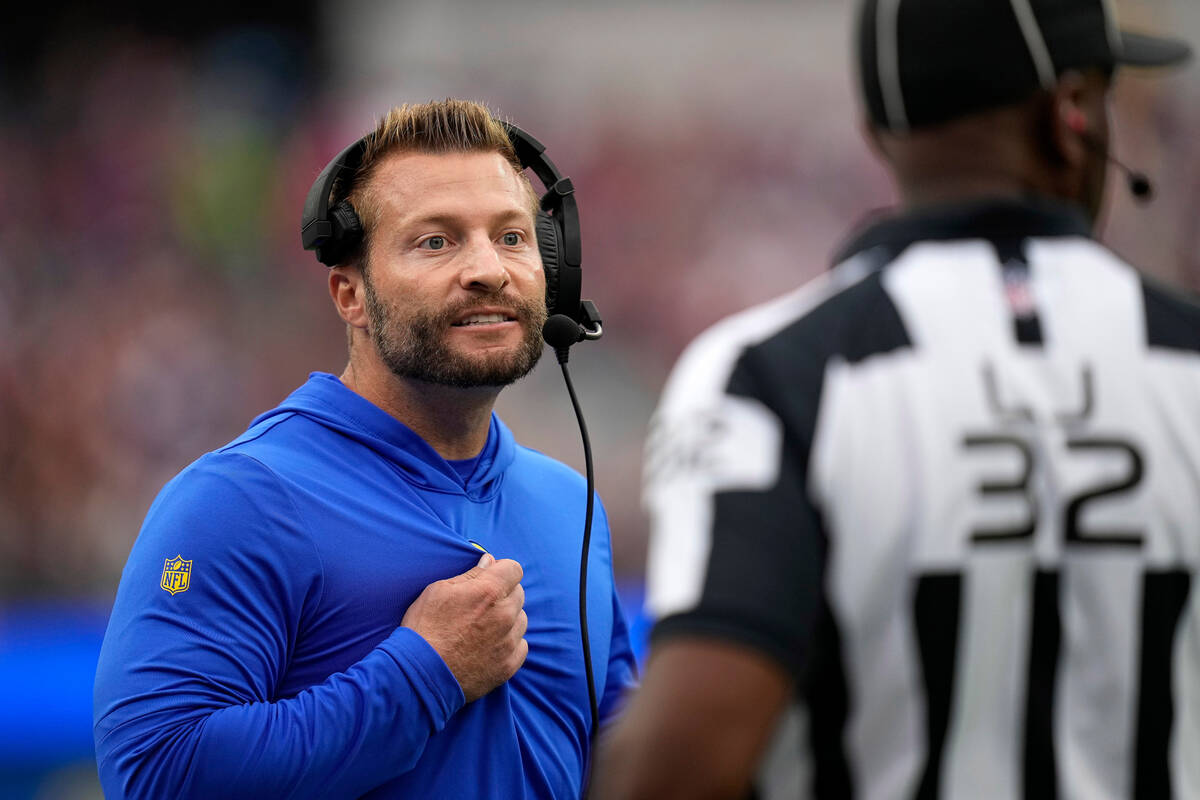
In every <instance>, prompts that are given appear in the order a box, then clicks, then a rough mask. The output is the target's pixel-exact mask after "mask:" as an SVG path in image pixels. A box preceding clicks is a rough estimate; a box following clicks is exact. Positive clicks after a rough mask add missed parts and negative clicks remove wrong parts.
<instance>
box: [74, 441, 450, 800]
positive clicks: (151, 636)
mask: <svg viewBox="0 0 1200 800" xmlns="http://www.w3.org/2000/svg"><path fill="white" fill-rule="evenodd" d="M321 590H322V570H321V563H320V559H319V556H318V553H317V551H316V550H315V548H314V547H313V545H312V543H311V540H310V538H309V536H308V534H307V533H306V532H305V531H304V530H303V528H302V526H301V524H300V520H299V515H298V513H297V512H296V509H295V506H294V505H293V503H292V502H291V500H290V498H289V496H288V495H287V493H286V491H285V490H284V488H283V487H282V486H281V484H280V482H279V481H278V479H277V478H276V477H275V475H274V474H273V473H272V472H271V471H269V470H268V469H267V468H266V467H264V466H263V465H261V464H260V463H258V462H257V461H255V460H253V459H251V458H248V457H246V456H243V455H236V454H217V455H209V456H206V457H205V458H203V459H201V460H200V461H199V462H197V463H196V464H195V465H193V466H192V467H190V468H189V469H188V470H185V471H184V472H183V473H182V474H181V475H180V476H179V477H177V478H176V479H175V480H174V481H172V482H171V483H170V484H168V485H167V487H166V488H165V489H164V490H163V492H162V493H161V494H160V495H159V498H158V499H157V500H156V501H155V503H154V505H153V506H152V507H151V509H150V512H149V514H148V515H147V518H146V522H145V524H144V526H143V528H142V532H141V534H140V535H139V536H138V540H137V542H136V543H135V544H134V547H133V552H132V553H131V554H130V557H129V561H128V563H127V565H126V567H125V571H124V573H123V574H122V577H121V585H120V588H119V589H118V592H117V599H116V603H115V605H114V608H113V613H112V617H111V618H110V620H109V626H108V631H107V633H106V634H105V639H104V645H103V647H102V649H101V653H100V661H99V664H98V667H97V672H96V685H95V715H96V716H95V738H96V760H97V766H98V769H99V773H100V779H101V784H102V785H103V788H104V791H105V794H106V796H108V797H110V798H142V797H146V798H158V797H174V798H190V797H203V798H205V799H206V800H207V799H208V798H212V797H229V798H233V797H254V798H259V799H261V798H265V797H281V798H282V797H288V798H306V797H354V796H358V795H361V794H363V793H365V792H367V791H369V790H370V789H372V788H374V787H375V786H378V785H380V784H382V783H384V782H386V781H387V780H389V779H391V778H393V777H395V776H397V775H399V774H402V773H403V772H405V771H407V770H408V769H410V768H411V767H412V766H413V764H414V763H415V762H416V760H417V758H418V757H419V756H420V754H421V752H422V750H423V749H424V747H425V744H426V742H427V740H428V738H429V736H430V735H432V734H433V733H435V732H437V731H439V730H441V729H442V727H443V726H444V725H445V724H446V722H447V720H448V719H449V718H450V716H451V715H452V714H453V713H454V712H455V711H457V710H458V709H459V708H460V707H462V705H463V701H464V698H463V694H462V690H461V689H460V688H459V685H458V682H457V680H455V678H454V675H453V674H452V673H451V672H450V670H449V669H448V668H447V667H446V665H445V662H443V661H442V659H441V657H440V656H438V654H437V653H436V651H434V650H433V648H432V647H430V645H429V644H428V643H427V642H426V641H425V640H424V639H422V638H421V637H420V636H419V635H418V634H416V633H415V632H413V631H411V630H409V629H407V628H397V629H396V630H395V631H394V632H393V633H392V634H391V635H389V636H388V637H387V638H386V639H384V640H383V641H382V642H381V643H380V644H379V645H378V646H377V647H376V648H375V649H374V650H372V651H370V652H369V653H368V654H367V655H366V656H365V657H363V658H362V659H361V660H360V661H358V662H357V663H355V664H353V665H352V666H351V667H349V668H348V669H346V670H345V671H344V672H339V673H335V674H333V675H330V676H329V677H328V678H327V679H326V680H325V681H323V682H322V683H319V684H317V685H315V686H311V687H309V688H308V689H306V690H304V691H302V692H300V693H299V694H297V695H295V696H292V697H288V698H277V697H276V696H275V687H276V686H277V685H278V683H279V681H280V678H281V676H282V675H283V674H284V672H285V671H286V669H287V665H288V663H289V660H290V658H291V654H292V651H293V647H294V644H295V641H296V638H297V634H298V632H299V631H301V630H302V629H303V625H304V620H305V618H306V617H307V616H310V614H311V611H312V609H314V608H315V607H316V605H317V603H318V602H319V600H320V596H321Z"/></svg>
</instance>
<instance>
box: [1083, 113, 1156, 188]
mask: <svg viewBox="0 0 1200 800" xmlns="http://www.w3.org/2000/svg"><path fill="white" fill-rule="evenodd" d="M1063 121H1064V122H1065V123H1066V125H1067V127H1068V128H1070V129H1071V130H1072V131H1073V132H1074V133H1076V134H1078V135H1079V138H1080V140H1081V141H1082V142H1083V144H1084V145H1085V146H1086V147H1088V148H1091V149H1092V150H1096V151H1100V150H1103V151H1104V152H1103V155H1104V157H1105V158H1106V159H1108V161H1109V163H1111V164H1112V165H1113V166H1114V167H1116V168H1117V169H1119V170H1120V171H1121V172H1122V173H1123V174H1124V175H1125V183H1126V186H1128V188H1129V193H1130V194H1131V195H1133V199H1134V200H1135V201H1136V202H1138V203H1148V202H1149V201H1150V200H1151V199H1153V198H1154V185H1153V184H1152V183H1151V182H1150V178H1149V177H1147V175H1146V174H1145V173H1144V172H1139V171H1138V170H1135V169H1132V168H1131V167H1127V166H1126V165H1125V164H1124V163H1123V162H1121V161H1118V160H1117V158H1116V157H1115V156H1113V154H1112V153H1110V152H1109V151H1108V148H1107V147H1104V146H1103V145H1102V144H1101V143H1100V142H1099V141H1097V140H1096V137H1095V136H1093V135H1092V132H1091V130H1090V127H1091V126H1090V125H1089V124H1088V120H1087V115H1086V114H1084V113H1083V111H1081V110H1080V109H1078V108H1068V109H1067V110H1066V111H1065V112H1064V113H1063Z"/></svg>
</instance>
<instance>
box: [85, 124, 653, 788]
mask: <svg viewBox="0 0 1200 800" xmlns="http://www.w3.org/2000/svg"><path fill="white" fill-rule="evenodd" d="M343 184H344V185H340V186H335V187H334V194H335V195H336V194H340V198H335V199H341V200H344V202H345V204H347V205H345V206H343V207H345V208H350V209H352V211H353V212H356V213H357V216H358V217H359V218H360V219H361V224H362V244H361V246H358V247H355V248H353V249H352V250H350V251H348V252H347V253H346V255H345V258H344V259H342V260H341V261H340V262H339V263H337V264H336V265H334V266H333V268H332V269H331V271H330V274H329V290H330V295H331V297H332V299H333V302H334V306H335V308H336V309H337V312H338V314H339V315H340V316H341V318H342V319H343V320H344V321H345V323H346V325H347V329H348V336H349V351H350V355H349V363H348V365H347V367H346V369H345V371H344V372H343V373H342V375H341V376H340V377H335V376H333V375H328V374H321V373H314V374H313V375H312V376H311V377H310V378H309V380H308V382H307V383H305V384H304V385H303V386H301V387H300V388H299V389H297V390H296V391H295V392H293V393H292V395H291V396H290V397H288V398H287V399H286V400H285V401H284V402H283V403H282V404H281V405H280V406H279V407H277V408H275V409H273V410H272V411H269V412H267V413H265V414H263V415H262V416H260V417H259V418H258V419H256V420H255V421H254V422H253V423H252V425H251V426H250V428H249V430H247V431H246V432H245V433H244V434H242V435H241V436H240V437H238V438H237V439H235V440H234V441H233V442H231V443H230V444H228V445H226V446H225V447H222V448H220V449H218V450H216V451H215V452H212V453H209V454H207V455H205V456H203V457H202V458H200V459H199V460H198V461H196V462H195V463H193V464H192V465H191V466H189V467H188V468H187V469H185V470H184V471H183V472H182V473H180V475H178V476H177V477H176V478H175V479H174V480H172V481H171V482H170V483H168V484H167V486H166V487H165V488H164V489H163V491H162V492H161V493H160V495H159V496H158V498H157V499H156V501H155V502H154V504H153V506H152V507H151V509H150V511H149V513H148V515H147V517H146V521H145V524H144V526H143V528H142V531H141V533H140V535H139V536H138V539H137V541H136V543H135V544H134V547H133V551H132V553H131V555H130V557H129V562H128V564H127V565H126V568H125V571H124V573H123V575H122V579H121V585H120V588H119V590H118V593H117V599H116V604H115V606H114V608H113V613H112V617H111V620H110V622H109V627H108V632H107V635H106V636H105V641H104V646H103V649H102V651H101V655H100V663H99V666H98V669H97V675H96V691H95V737H96V755H97V764H98V768H99V773H100V778H101V782H102V784H103V786H104V789H105V792H106V794H107V795H108V796H109V797H110V798H117V797H147V798H163V797H172V798H181V797H202V798H206V800H208V799H210V798H215V797H223V798H228V797H243V796H244V797H255V798H259V799H260V800H262V799H265V798H276V797H289V798H301V797H321V798H343V797H344V798H350V797H359V796H369V797H378V798H384V797H388V798H399V797H445V798H458V797H480V798H485V797H486V798H504V799H505V800H514V799H515V798H526V797H527V798H544V797H545V798H548V797H558V798H574V797H578V796H579V795H580V794H581V787H582V785H583V782H584V777H585V773H586V770H587V767H588V761H589V757H590V744H591V741H592V738H593V735H594V733H595V731H593V730H592V717H591V710H590V707H589V700H588V690H587V686H586V682H585V670H584V663H583V654H582V651H581V648H580V644H579V628H578V626H579V620H578V584H577V576H578V567H579V554H580V547H581V524H580V522H581V520H582V519H583V515H584V508H585V501H586V489H585V483H584V481H583V479H582V478H581V477H580V476H579V475H578V474H577V473H575V472H574V471H573V470H571V469H569V468H567V467H566V466H564V465H562V464H559V463H558V462H555V461H553V460H551V459H549V458H547V457H545V456H543V455H541V454H539V453H537V452H534V451H532V450H529V449H526V448H524V447H521V446H520V445H518V444H517V443H516V442H515V441H514V439H513V436H512V434H511V433H510V432H509V430H508V428H506V427H505V426H504V424H503V423H502V422H501V421H500V420H499V418H498V417H496V416H495V414H493V412H492V406H493V404H494V401H495V399H496V397H497V395H498V394H499V392H500V390H501V388H503V387H504V386H506V385H508V384H510V383H512V382H513V381H515V380H517V379H518V378H520V377H522V376H523V375H525V374H526V373H528V372H529V371H530V370H531V369H532V368H533V366H534V364H535V363H536V362H537V360H538V358H539V356H540V353H541V350H542V341H541V327H542V323H543V321H544V320H545V317H546V307H545V276H544V274H543V268H542V264H541V258H540V256H539V251H538V245H537V240H536V232H535V218H536V208H537V197H536V195H535V194H534V193H533V191H532V187H531V186H530V184H529V181H528V179H527V178H526V177H525V175H524V173H523V171H522V169H521V164H520V162H519V161H518V160H517V157H516V155H515V154H514V151H513V148H512V146H511V144H510V142H509V139H508V135H507V132H506V130H505V128H504V127H503V126H502V125H500V124H499V123H497V122H496V121H494V120H493V119H492V117H491V115H490V114H489V112H488V111H487V109H485V108H483V107H482V106H478V105H476V104H472V103H463V102H459V101H445V102H442V103H431V104H426V105H419V106H405V107H401V108H398V109H393V110H392V111H391V112H390V113H389V114H388V115H387V116H386V117H385V118H384V119H383V121H382V122H381V123H380V124H379V126H378V127H377V128H376V130H375V131H374V132H373V133H372V134H370V135H368V137H367V139H366V147H365V150H364V151H363V153H362V161H361V164H360V165H359V166H358V168H357V170H356V171H355V172H354V174H353V176H352V178H351V180H348V181H344V182H343ZM596 522H597V524H596V525H595V533H594V535H593V537H592V540H591V546H590V547H591V549H590V558H591V564H592V568H591V576H592V581H591V582H590V583H589V591H588V597H587V612H588V617H589V621H590V623H591V659H592V665H593V669H594V672H595V675H596V694H597V695H598V697H599V712H600V720H601V722H603V721H605V720H607V719H608V718H610V717H611V715H612V713H613V711H614V709H615V704H616V701H617V699H618V698H619V696H620V695H621V693H622V692H623V691H624V690H625V689H626V688H627V687H628V686H629V684H630V683H631V681H632V668H633V659H632V655H631V652H630V647H629V641H628V635H627V631H626V628H625V624H624V622H623V620H622V617H621V612H620V609H619V607H618V605H617V600H616V594H615V591H614V588H613V583H612V569H611V563H612V562H611V552H610V548H609V536H608V526H607V520H606V518H605V516H604V512H603V509H602V508H600V510H599V513H598V515H597V521H596ZM481 551H482V552H483V553H484V554H483V556H482V557H481V556H480V552H481Z"/></svg>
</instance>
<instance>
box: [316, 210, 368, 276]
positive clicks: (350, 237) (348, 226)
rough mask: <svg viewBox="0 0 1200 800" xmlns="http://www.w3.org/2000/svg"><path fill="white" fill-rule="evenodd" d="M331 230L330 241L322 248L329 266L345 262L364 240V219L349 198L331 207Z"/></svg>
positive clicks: (323, 260)
mask: <svg viewBox="0 0 1200 800" xmlns="http://www.w3.org/2000/svg"><path fill="white" fill-rule="evenodd" d="M329 221H330V223H331V231H330V235H329V241H328V242H326V243H325V244H324V245H323V246H322V248H321V250H322V252H321V261H322V262H323V263H325V264H327V265H328V266H331V267H333V266H336V265H338V264H341V263H343V262H345V261H346V260H347V259H348V258H349V257H350V256H351V255H353V254H354V251H355V250H356V249H357V248H358V245H359V243H360V242H362V234H363V227H362V220H360V219H359V218H358V212H356V211H355V210H354V206H352V205H350V201H349V200H342V201H341V202H340V203H337V204H336V205H334V206H333V207H332V208H330V209H329Z"/></svg>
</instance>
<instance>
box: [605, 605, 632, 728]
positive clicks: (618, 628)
mask: <svg viewBox="0 0 1200 800" xmlns="http://www.w3.org/2000/svg"><path fill="white" fill-rule="evenodd" d="M612 606H613V608H612V615H613V628H612V639H611V640H610V642H609V651H608V675H607V677H606V679H605V681H604V696H603V697H601V698H600V708H599V711H600V728H601V730H603V729H604V728H605V727H606V726H607V725H609V724H610V723H611V722H613V721H614V720H615V719H616V717H617V716H618V715H619V714H620V712H621V709H622V708H623V707H624V701H625V699H626V697H627V695H628V693H629V691H630V690H631V689H633V688H634V686H635V684H636V683H637V679H636V672H637V666H636V662H635V661H634V657H633V647H632V645H631V643H630V638H629V626H628V624H627V623H626V622H625V612H624V611H622V609H621V602H620V600H619V598H618V597H617V592H616V588H615V587H614V589H613V595H612Z"/></svg>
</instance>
